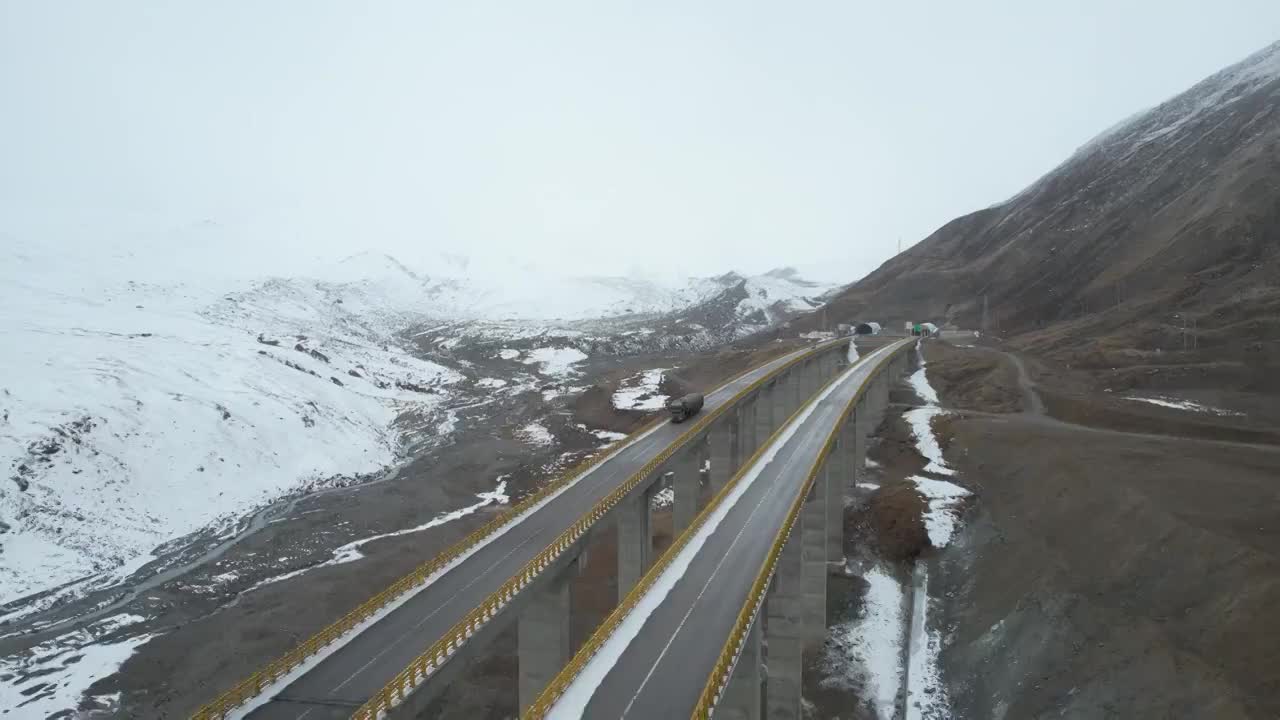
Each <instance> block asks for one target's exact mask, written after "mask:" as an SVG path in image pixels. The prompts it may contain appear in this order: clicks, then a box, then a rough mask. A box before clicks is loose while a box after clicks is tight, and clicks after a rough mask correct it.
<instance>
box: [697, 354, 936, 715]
mask: <svg viewBox="0 0 1280 720" xmlns="http://www.w3.org/2000/svg"><path fill="white" fill-rule="evenodd" d="M909 347H911V343H906V344H903V345H902V346H901V347H899V348H898V349H896V350H894V351H893V352H890V353H886V354H885V355H884V356H883V357H881V358H878V359H877V361H876V366H875V368H874V369H872V371H871V374H870V375H868V376H867V380H866V381H865V382H863V383H862V386H861V387H859V388H858V391H857V392H856V393H854V395H853V397H852V398H850V399H849V402H848V404H846V405H845V408H844V411H843V412H841V413H840V419H839V421H837V422H836V424H835V427H833V428H832V430H831V433H830V434H829V435H828V436H827V440H826V442H824V443H823V445H822V448H821V450H819V451H818V457H817V459H816V460H815V461H814V463H813V466H812V467H810V469H809V475H808V477H806V478H805V482H804V485H803V486H802V487H801V488H800V492H799V493H798V494H797V495H796V498H795V500H794V501H793V502H792V503H791V508H790V510H788V512H787V516H786V519H785V520H784V521H783V523H782V527H781V528H780V529H779V530H778V534H777V536H776V537H775V538H774V541H773V544H772V545H771V546H770V547H769V553H768V554H767V555H766V556H765V561H764V564H763V565H761V566H760V572H759V573H757V574H756V579H755V581H754V582H753V583H752V584H751V590H750V592H749V594H748V595H747V601H746V602H745V603H743V605H742V609H741V610H740V611H739V612H738V617H737V620H735V621H734V624H733V629H732V630H731V631H730V632H729V637H728V639H726V640H725V643H724V647H723V648H722V649H721V650H720V655H719V657H718V658H717V659H716V662H715V665H713V666H712V670H711V675H710V676H709V677H708V678H707V684H706V685H705V686H704V687H703V689H702V694H701V695H700V696H699V698H698V704H697V705H696V706H694V711H693V715H692V717H693V718H695V719H697V720H706V719H707V718H710V717H711V713H712V712H713V710H714V709H715V706H716V703H718V702H719V701H720V698H721V697H723V695H724V691H725V689H726V688H727V687H728V686H729V679H730V678H731V677H733V671H734V668H735V667H736V665H737V662H738V658H739V657H741V655H742V650H743V648H744V647H745V646H746V643H747V635H748V633H749V632H750V630H751V625H752V623H754V622H756V620H757V618H758V616H759V614H760V609H761V608H762V607H763V606H764V601H765V597H766V596H767V594H768V591H769V582H770V581H771V580H772V579H773V575H774V572H775V571H776V570H777V567H778V558H779V556H781V555H782V549H783V547H785V546H786V544H787V540H789V539H790V537H791V532H792V531H793V530H794V529H795V525H796V521H797V520H799V518H800V513H801V512H802V511H803V509H804V503H805V498H807V497H809V492H810V491H811V490H812V489H813V486H814V483H816V482H817V480H818V473H819V472H821V471H822V467H823V465H824V464H825V463H826V461H827V456H828V455H830V454H831V451H832V450H833V449H834V448H835V444H836V438H837V437H839V435H840V431H841V429H843V428H844V425H845V423H846V422H848V421H849V415H850V412H851V411H853V409H854V408H856V407H857V406H858V402H859V401H860V400H861V399H862V397H863V396H864V395H865V394H866V393H867V390H868V389H869V388H870V385H871V381H872V380H873V379H874V378H875V377H876V375H878V374H880V373H881V372H884V369H885V366H886V365H887V364H888V363H890V362H892V361H893V360H894V358H896V357H897V356H898V355H899V354H900V353H902V352H905V351H906V350H907V348H909Z"/></svg>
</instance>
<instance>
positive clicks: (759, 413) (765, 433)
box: [751, 383, 776, 451]
mask: <svg viewBox="0 0 1280 720" xmlns="http://www.w3.org/2000/svg"><path fill="white" fill-rule="evenodd" d="M773 394H774V386H773V384H771V383H766V384H764V385H763V386H761V387H760V389H759V390H758V391H757V393H756V396H755V399H754V400H752V404H753V405H754V406H755V408H754V410H753V411H752V412H753V413H754V414H755V416H756V432H755V443H754V444H753V445H752V447H751V449H752V451H755V450H756V449H757V448H759V447H760V446H761V445H763V444H764V443H765V442H766V441H767V440H768V439H769V436H770V435H772V434H773V430H774V428H775V427H776V426H775V425H774V424H773Z"/></svg>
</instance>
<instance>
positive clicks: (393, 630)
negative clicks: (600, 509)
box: [235, 348, 812, 720]
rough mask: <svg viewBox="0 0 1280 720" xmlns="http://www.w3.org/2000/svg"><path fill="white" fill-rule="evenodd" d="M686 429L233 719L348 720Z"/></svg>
mask: <svg viewBox="0 0 1280 720" xmlns="http://www.w3.org/2000/svg"><path fill="white" fill-rule="evenodd" d="M811 349H812V348H804V349H802V350H798V351H796V352H794V353H790V354H787V355H784V356H783V357H780V358H777V359H775V360H772V361H770V362H768V363H765V364H764V365H761V366H760V367H757V368H754V369H752V370H751V371H749V372H747V373H746V374H744V375H742V376H740V377H737V378H735V379H734V380H732V381H730V382H729V383H727V384H725V385H722V386H720V387H719V388H717V389H716V390H715V391H713V392H711V393H709V394H708V395H707V396H706V406H705V409H704V412H707V411H710V410H714V409H715V408H717V407H719V406H721V405H723V404H724V403H725V402H727V401H728V400H730V399H731V398H732V397H733V396H734V395H736V394H737V393H738V392H739V391H740V390H742V389H743V388H746V387H747V386H749V385H750V384H752V383H753V382H755V381H756V380H758V379H759V378H760V377H762V376H764V375H767V374H768V373H769V372H770V371H772V370H773V369H774V368H776V367H778V366H779V365H782V364H785V363H786V362H788V361H790V360H791V359H792V358H794V357H796V355H797V354H800V353H804V352H807V351H809V350H811ZM687 430H688V426H687V425H673V424H671V423H670V422H665V423H662V424H661V425H659V426H658V427H657V428H655V429H654V430H652V431H650V432H648V433H647V434H645V435H643V436H641V437H640V438H639V439H637V440H635V441H633V442H631V443H630V444H629V445H627V446H625V447H623V448H622V449H621V450H620V451H616V452H615V454H614V455H613V456H612V457H610V458H609V459H607V460H605V461H604V462H602V463H601V464H599V465H597V466H596V467H595V468H593V469H592V470H590V471H589V472H587V473H585V474H584V475H583V476H582V477H580V478H578V479H577V480H576V481H575V482H574V483H573V484H571V485H570V486H569V487H568V488H567V489H565V490H564V491H563V492H561V493H560V494H559V495H557V496H555V497H554V498H553V499H551V500H550V501H549V502H547V503H546V504H545V505H543V506H541V507H539V508H538V509H536V510H534V511H533V512H532V513H530V514H529V515H527V516H525V517H524V518H523V519H522V520H519V521H518V522H516V523H515V524H513V525H512V526H510V527H509V529H507V530H506V531H505V532H504V533H503V534H502V535H500V536H498V537H495V538H491V539H490V540H489V541H487V542H486V543H484V544H482V545H481V546H480V547H479V548H478V549H476V550H475V551H474V552H472V554H471V555H469V556H468V557H466V558H465V559H464V560H463V561H462V562H461V563H460V564H458V565H457V566H455V567H453V568H452V569H450V570H449V571H447V572H446V573H445V574H443V575H441V576H440V577H438V578H436V579H435V580H434V581H433V582H432V583H431V584H429V585H427V586H425V587H424V588H422V589H420V590H418V591H417V592H416V594H415V595H413V597H412V598H410V599H409V600H408V601H407V602H405V603H404V604H403V605H401V606H400V607H398V608H396V609H395V610H394V611H392V612H391V613H389V614H388V615H387V616H386V617H384V618H383V619H381V620H380V621H378V622H377V623H376V624H374V625H373V626H372V627H370V628H368V629H367V630H365V631H364V632H362V633H360V634H359V635H356V636H355V637H353V638H351V639H350V640H348V641H347V642H346V643H345V644H343V645H342V646H341V647H338V648H336V649H334V650H332V651H331V652H330V653H329V654H328V655H327V656H326V657H324V659H323V660H320V661H319V662H318V663H314V664H313V666H312V667H311V668H310V669H309V670H308V671H307V672H306V673H305V674H303V675H302V676H301V677H299V678H298V679H296V680H294V681H293V682H292V683H290V684H289V685H287V686H286V687H285V688H284V689H283V690H282V691H280V692H278V693H276V694H275V695H274V696H272V697H270V698H267V699H265V702H264V701H263V700H258V701H255V702H252V703H250V705H249V706H248V708H249V710H248V712H247V713H245V712H243V709H242V711H241V712H240V713H236V715H235V716H236V717H249V718H254V719H255V720H259V719H264V720H328V719H329V718H349V717H350V716H351V713H352V712H353V711H354V710H355V709H356V708H358V707H359V706H360V705H361V704H363V703H364V702H365V701H366V700H367V699H369V698H370V697H371V696H372V695H374V694H375V693H377V692H378V691H379V690H381V689H382V687H383V685H384V684H385V683H386V682H387V681H388V680H390V679H391V678H392V677H394V676H395V675H396V674H397V673H399V672H400V671H401V670H403V669H404V668H405V667H406V666H408V665H409V664H410V663H411V662H412V661H413V659H414V658H416V657H417V656H418V654H419V653H421V652H422V651H423V649H425V648H426V647H428V646H429V645H431V644H432V643H434V642H435V641H436V640H438V639H440V638H441V637H443V636H444V635H445V633H446V632H448V631H449V630H450V629H451V628H452V627H453V626H454V625H456V624H457V623H458V622H459V621H460V620H461V619H462V618H463V616H465V615H466V614H467V613H468V612H470V611H471V610H472V609H473V608H475V607H476V606H477V605H479V604H480V603H481V602H483V601H484V599H485V598H487V597H488V596H489V595H490V594H492V593H493V592H495V591H496V590H497V589H498V588H499V587H500V586H501V585H502V584H503V583H504V582H506V581H507V579H508V578H510V577H512V576H513V575H514V574H515V573H516V572H517V571H518V570H519V569H520V568H522V567H523V566H524V565H525V563H527V562H528V561H529V560H530V559H532V558H533V557H534V556H535V555H537V554H538V553H539V552H541V551H542V550H543V549H544V548H546V547H547V546H548V545H549V544H550V543H551V542H552V540H554V539H555V538H556V537H557V536H559V535H560V533H561V532H563V531H564V530H565V529H566V528H567V527H569V526H570V525H571V524H573V523H574V522H575V521H576V520H578V518H580V517H582V516H583V515H584V514H586V513H587V512H588V511H589V510H591V508H593V507H594V506H595V505H596V503H598V502H599V501H600V500H601V499H602V498H604V497H605V496H606V495H608V494H609V493H610V492H612V491H613V490H614V489H615V488H617V487H618V486H620V485H622V484H623V483H624V482H626V480H627V479H628V478H630V477H631V476H632V475H633V474H634V473H635V472H637V471H638V470H640V468H642V467H643V466H644V465H645V464H646V463H647V462H649V461H650V460H651V459H653V458H654V457H655V456H656V455H658V454H659V453H660V452H661V451H662V450H663V449H665V448H666V447H667V446H668V445H669V444H670V443H671V442H672V441H674V440H675V439H677V438H678V437H680V436H681V435H682V434H683V433H684V432H685V431H687Z"/></svg>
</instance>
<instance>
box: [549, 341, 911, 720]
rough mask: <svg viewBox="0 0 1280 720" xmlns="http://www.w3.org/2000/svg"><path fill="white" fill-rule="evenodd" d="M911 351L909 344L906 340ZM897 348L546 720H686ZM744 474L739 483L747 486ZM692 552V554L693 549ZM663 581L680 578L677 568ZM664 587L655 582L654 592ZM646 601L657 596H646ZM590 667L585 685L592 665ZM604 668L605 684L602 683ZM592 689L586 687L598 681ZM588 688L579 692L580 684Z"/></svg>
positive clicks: (815, 422) (771, 472)
mask: <svg viewBox="0 0 1280 720" xmlns="http://www.w3.org/2000/svg"><path fill="white" fill-rule="evenodd" d="M907 342H909V341H907ZM897 346H898V344H897V343H894V344H893V345H890V346H886V347H884V348H881V349H879V350H876V351H875V352H873V353H870V354H868V355H866V356H865V357H864V358H863V359H862V361H861V362H859V363H858V364H856V365H854V366H853V367H851V368H850V369H848V370H846V371H845V373H844V374H843V375H842V376H841V379H840V380H839V381H837V382H836V383H835V384H833V386H832V389H831V391H830V392H828V393H827V394H826V395H825V397H822V399H821V400H819V401H818V402H817V403H816V404H815V407H814V409H813V411H812V412H811V413H810V414H809V415H808V417H805V418H803V424H802V425H801V426H800V427H799V428H798V430H797V431H796V432H795V433H794V434H791V435H790V436H789V437H788V436H787V435H786V434H784V435H783V436H782V437H780V438H779V439H778V440H777V443H778V444H780V445H781V447H779V448H777V449H776V452H775V453H774V454H773V456H772V458H769V456H768V455H765V456H763V458H764V459H762V460H761V461H759V462H760V463H763V467H759V468H758V469H759V474H758V475H756V476H755V478H754V480H752V481H751V483H750V485H749V486H748V487H747V489H746V490H745V492H743V494H742V495H740V496H739V497H738V498H737V500H736V502H734V503H733V505H732V507H730V508H729V509H728V511H727V513H725V514H724V516H723V518H722V519H721V521H720V523H719V525H717V526H716V527H715V530H714V531H713V532H711V534H710V535H709V537H707V539H706V542H705V543H704V544H703V545H702V546H701V547H700V548H698V549H696V551H694V552H693V555H692V559H691V561H690V562H689V565H688V567H687V569H686V570H685V571H684V572H683V573H682V574H681V575H680V576H679V578H678V579H676V580H675V582H674V584H673V585H669V586H668V589H666V593H667V594H666V597H665V599H663V600H662V601H661V602H660V603H659V604H658V605H657V607H656V608H654V610H653V612H652V613H651V614H650V615H649V617H648V619H647V620H645V622H644V624H643V625H642V627H641V628H640V630H639V632H638V633H636V634H635V635H634V637H633V638H632V639H631V640H630V641H629V642H628V643H627V644H626V645H625V647H624V648H623V649H622V650H621V652H620V653H619V654H610V655H606V653H605V652H604V651H603V650H602V651H601V652H600V653H599V654H598V655H597V656H596V658H594V659H593V660H592V661H591V662H589V663H588V664H587V666H586V667H584V669H583V671H582V672H581V673H579V676H578V678H576V679H575V681H574V683H573V684H571V685H570V686H569V687H568V688H567V689H566V692H565V694H564V696H562V697H561V698H560V701H559V702H557V703H556V705H554V706H553V707H552V710H551V713H550V714H549V716H550V717H552V718H569V717H585V718H602V719H603V718H608V719H609V720H614V719H616V718H635V719H636V720H640V719H642V718H645V719H647V718H677V717H681V718H687V717H689V716H690V715H691V714H692V712H693V710H694V707H695V706H696V705H697V703H698V699H699V696H700V695H701V694H702V689H703V686H704V685H705V684H706V682H707V678H708V676H710V674H711V671H712V668H713V667H714V666H715V663H716V660H717V659H718V657H719V655H720V650H721V648H722V647H723V646H724V642H725V639H726V638H728V637H729V634H730V632H731V631H732V629H733V625H734V622H735V620H736V619H737V617H738V612H739V610H740V609H741V608H742V606H743V605H744V604H745V603H746V602H747V596H748V594H749V593H750V590H751V586H752V584H753V583H754V582H755V579H756V575H757V573H758V572H759V571H760V568H761V566H762V565H763V564H764V562H765V559H766V556H767V555H768V553H769V549H770V547H771V546H772V545H773V542H774V538H775V537H776V536H777V534H778V531H779V530H780V529H781V528H782V525H783V522H784V521H785V519H786V516H787V513H788V511H789V510H790V508H791V505H792V503H793V502H794V500H795V498H796V493H797V492H798V491H799V490H800V488H801V486H802V485H803V484H804V482H805V479H806V478H807V476H808V473H809V470H810V469H811V468H812V467H813V464H814V462H815V461H816V459H817V458H818V455H819V452H820V451H821V449H822V447H823V445H824V444H825V443H826V441H827V437H828V436H829V435H830V433H831V431H832V430H833V429H834V428H835V425H836V422H837V421H838V419H839V418H840V415H841V414H842V413H843V412H844V410H845V408H846V406H847V405H848V403H849V401H850V400H851V399H852V398H853V397H854V395H855V394H856V393H857V391H858V389H859V388H860V387H861V385H862V384H863V382H864V381H865V380H867V379H868V378H869V377H870V376H871V373H872V371H873V369H874V368H875V366H876V364H877V362H876V360H877V358H879V357H882V356H883V355H884V354H885V353H890V352H892V351H893V350H894V349H895V348H896V347H897ZM752 472H753V471H748V473H747V474H745V475H744V476H743V481H746V480H748V479H749V478H751V473H752ZM690 549H692V548H690ZM667 572H669V573H670V572H679V570H678V568H677V566H673V567H672V568H669V569H668V570H667ZM662 586H663V582H662V581H661V580H660V581H659V582H658V583H655V585H654V588H655V589H657V588H660V587H662ZM650 592H654V590H651V591H650ZM597 662H598V663H604V664H606V666H607V669H604V668H600V667H597V668H596V674H595V677H594V678H590V677H589V675H590V671H591V669H592V668H591V666H592V664H594V663H597ZM601 669H604V673H603V677H601V675H600V671H601ZM597 679H598V684H595V685H594V687H591V684H592V683H593V682H597ZM584 683H585V684H584Z"/></svg>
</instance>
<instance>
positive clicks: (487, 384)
mask: <svg viewBox="0 0 1280 720" xmlns="http://www.w3.org/2000/svg"><path fill="white" fill-rule="evenodd" d="M506 386H507V381H506V380H503V379H502V378H480V379H479V380H477V381H476V387H482V388H491V389H494V390H496V389H498V388H502V387H506Z"/></svg>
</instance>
